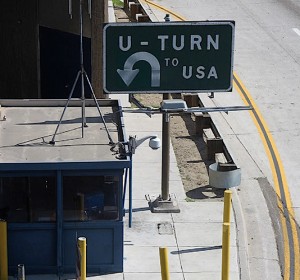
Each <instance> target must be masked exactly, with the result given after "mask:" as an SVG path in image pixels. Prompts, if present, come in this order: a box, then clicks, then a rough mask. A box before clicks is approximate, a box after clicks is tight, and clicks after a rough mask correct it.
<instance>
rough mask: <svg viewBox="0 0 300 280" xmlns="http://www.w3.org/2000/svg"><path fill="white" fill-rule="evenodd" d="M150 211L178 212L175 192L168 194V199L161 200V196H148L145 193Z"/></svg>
mask: <svg viewBox="0 0 300 280" xmlns="http://www.w3.org/2000/svg"><path fill="white" fill-rule="evenodd" d="M146 197H147V200H148V204H149V207H150V210H151V212H152V213H180V209H179V206H178V202H177V199H176V196H175V194H169V199H167V200H163V199H162V197H161V196H158V197H156V198H155V197H150V195H146Z"/></svg>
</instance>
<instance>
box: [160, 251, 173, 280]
mask: <svg viewBox="0 0 300 280" xmlns="http://www.w3.org/2000/svg"><path fill="white" fill-rule="evenodd" d="M159 258H160V270H161V279H162V280H170V271H169V261H168V249H167V248H166V247H160V248H159Z"/></svg>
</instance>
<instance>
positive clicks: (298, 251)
mask: <svg viewBox="0 0 300 280" xmlns="http://www.w3.org/2000/svg"><path fill="white" fill-rule="evenodd" d="M142 1H144V2H146V3H147V4H149V5H153V6H155V7H156V8H159V9H160V10H163V11H165V12H167V13H169V14H171V15H173V16H175V17H176V18H177V19H179V20H182V21H186V19H185V18H184V17H182V16H180V15H178V14H176V13H174V12H172V11H170V10H169V9H166V8H165V7H163V6H161V5H158V4H156V3H154V2H152V1H149V0H142ZM234 78H235V79H236V80H237V81H238V82H239V84H240V86H241V87H242V88H243V91H244V92H245V94H246V96H247V98H248V99H249V100H250V102H251V104H249V102H248V101H247V100H246V98H245V97H244V94H243V93H242V92H241V90H240V88H239V87H238V86H237V84H236V82H235V81H234V87H235V88H236V90H237V91H238V93H239V95H240V96H241V98H242V100H243V101H244V103H245V104H246V105H247V106H249V105H251V106H252V107H253V108H254V110H255V112H256V115H257V118H256V117H255V116H254V113H253V112H250V114H251V117H252V120H253V122H254V124H255V126H256V128H257V130H258V132H259V134H260V137H261V140H262V142H263V145H264V147H265V151H266V153H267V156H268V159H269V163H270V166H271V170H272V174H273V180H274V185H275V191H276V194H277V196H278V200H277V204H278V207H279V209H280V217H281V224H282V231H283V232H282V233H283V240H284V279H289V278H290V261H291V260H290V246H289V244H290V242H289V233H288V226H287V217H285V216H284V214H283V213H284V206H283V204H282V199H283V198H282V195H281V191H280V186H279V181H278V180H279V178H278V176H279V174H277V171H276V168H275V164H274V161H273V157H272V155H271V151H270V149H269V146H268V144H267V139H266V137H265V135H264V133H263V131H262V129H261V126H260V125H259V123H258V121H260V123H261V125H262V126H263V128H264V130H265V131H266V133H267V136H268V140H269V142H270V144H271V146H272V150H273V152H274V155H275V157H276V161H277V163H278V166H279V170H280V175H281V181H282V187H283V192H284V198H285V199H284V202H285V204H286V208H287V210H288V215H289V217H288V219H289V221H290V224H291V230H292V239H293V245H294V246H293V251H294V279H300V265H299V264H300V257H299V255H300V247H299V239H298V233H297V224H296V221H295V214H294V210H293V208H292V201H291V196H290V192H289V188H288V184H287V180H286V175H285V171H284V168H283V164H282V161H281V159H280V155H279V152H278V150H277V147H276V145H275V141H274V139H273V137H272V135H271V133H270V131H269V129H268V126H267V124H266V122H265V120H264V118H263V116H262V114H261V113H260V110H259V109H258V107H257V105H256V103H255V102H254V100H253V98H252V96H251V94H250V93H249V91H248V90H247V89H246V87H245V86H244V85H243V83H242V82H241V80H240V78H239V77H238V75H237V74H236V73H234Z"/></svg>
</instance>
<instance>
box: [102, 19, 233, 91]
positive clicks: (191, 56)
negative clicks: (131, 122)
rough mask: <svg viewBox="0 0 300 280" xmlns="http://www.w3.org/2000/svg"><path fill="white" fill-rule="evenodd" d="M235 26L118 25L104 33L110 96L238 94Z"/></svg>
mask: <svg viewBox="0 0 300 280" xmlns="http://www.w3.org/2000/svg"><path fill="white" fill-rule="evenodd" d="M234 28H235V25H234V21H203V22H160V23H112V24H107V25H105V27H104V32H103V44H104V45H103V50H104V59H103V61H104V63H103V64H104V65H103V75H104V77H103V78H104V90H105V91H106V92H108V93H181V92H215V91H231V90H232V71H233V46H234Z"/></svg>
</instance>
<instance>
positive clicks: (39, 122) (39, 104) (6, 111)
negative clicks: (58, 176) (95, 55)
mask: <svg viewBox="0 0 300 280" xmlns="http://www.w3.org/2000/svg"><path fill="white" fill-rule="evenodd" d="M65 104H66V100H0V105H1V107H0V164H3V163H37V162H51V163H55V162H99V161H117V160H118V159H117V158H116V155H115V153H114V152H113V151H111V145H110V139H109V137H108V133H107V131H106V129H105V125H104V123H103V121H102V118H101V116H100V114H99V112H98V110H97V106H96V104H95V102H94V101H93V100H86V104H85V106H84V109H85V110H84V111H85V116H86V122H87V127H84V128H83V137H82V112H83V110H82V102H81V100H76V101H75V100H71V102H70V103H69V105H68V107H66V111H65V114H64V117H63V119H62V122H61V124H60V126H59V129H58V132H57V134H56V136H55V139H54V140H55V144H54V145H53V144H50V142H51V140H52V139H53V135H54V133H55V129H56V127H57V125H58V123H59V120H60V117H61V116H62V112H63V109H64V106H65ZM98 104H99V107H100V111H101V114H102V116H103V117H104V120H105V123H106V126H107V129H108V132H109V135H110V137H111V139H112V140H113V142H114V143H116V142H118V141H123V139H124V132H123V128H124V126H123V123H122V117H121V114H119V113H118V110H119V103H118V101H117V100H98ZM120 130H121V131H120ZM120 138H121V139H120Z"/></svg>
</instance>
